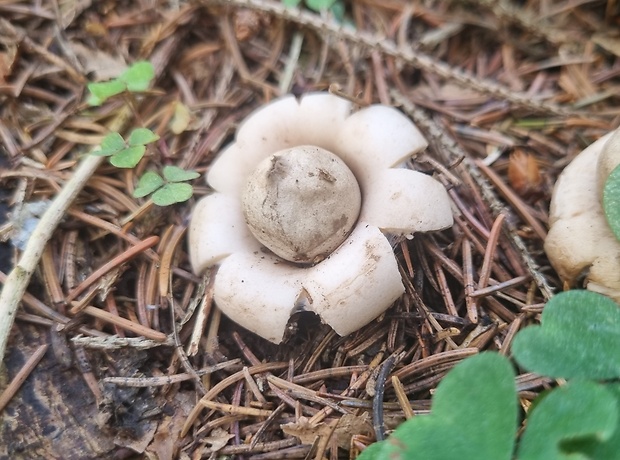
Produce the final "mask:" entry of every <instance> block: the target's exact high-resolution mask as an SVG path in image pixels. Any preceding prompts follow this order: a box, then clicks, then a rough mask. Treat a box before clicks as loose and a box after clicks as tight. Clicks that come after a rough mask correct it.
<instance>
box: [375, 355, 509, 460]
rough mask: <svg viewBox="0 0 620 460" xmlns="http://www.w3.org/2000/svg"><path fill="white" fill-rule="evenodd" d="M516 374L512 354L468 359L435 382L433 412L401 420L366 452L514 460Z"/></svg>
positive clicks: (444, 459)
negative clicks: (509, 357)
mask: <svg viewBox="0 0 620 460" xmlns="http://www.w3.org/2000/svg"><path fill="white" fill-rule="evenodd" d="M514 378H515V375H514V371H513V369H512V366H511V365H510V362H509V361H508V359H506V358H505V357H503V356H501V355H498V354H496V353H490V352H487V353H481V354H480V355H477V356H473V357H471V358H468V359H465V360H464V361H463V362H461V363H459V364H458V365H457V366H456V367H454V369H452V370H451V371H450V372H449V373H448V374H447V375H446V377H444V379H443V380H442V381H441V383H440V384H439V386H438V387H437V390H436V392H435V395H434V396H433V403H432V406H431V414H430V415H419V416H417V417H413V418H412V419H409V420H408V421H406V422H405V423H403V424H402V425H400V426H399V427H398V428H397V429H396V431H394V433H393V434H392V436H390V437H389V438H388V439H387V441H385V442H383V443H381V444H382V446H381V447H380V448H373V450H372V451H371V454H369V455H368V456H367V458H368V459H370V458H377V459H390V460H392V459H394V460H397V459H401V460H405V459H424V460H448V459H450V460H451V459H454V460H481V459H493V460H510V459H511V458H512V452H513V447H514V439H515V433H516V429H517V392H516V387H515V382H514Z"/></svg>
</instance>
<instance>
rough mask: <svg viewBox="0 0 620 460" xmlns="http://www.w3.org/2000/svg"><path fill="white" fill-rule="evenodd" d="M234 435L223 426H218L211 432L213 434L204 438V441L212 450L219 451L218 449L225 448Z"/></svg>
mask: <svg viewBox="0 0 620 460" xmlns="http://www.w3.org/2000/svg"><path fill="white" fill-rule="evenodd" d="M234 437H235V435H234V434H230V433H228V431H225V430H223V429H222V428H216V429H214V430H213V431H212V432H211V435H210V436H209V437H206V438H204V439H203V441H204V442H206V443H207V445H208V446H209V451H210V452H217V451H218V450H221V449H223V448H224V447H225V446H226V444H228V441H230V440H231V439H232V438H234Z"/></svg>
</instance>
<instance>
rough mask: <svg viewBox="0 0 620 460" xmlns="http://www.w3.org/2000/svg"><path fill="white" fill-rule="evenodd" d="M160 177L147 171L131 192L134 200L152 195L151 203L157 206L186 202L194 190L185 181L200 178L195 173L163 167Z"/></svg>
mask: <svg viewBox="0 0 620 460" xmlns="http://www.w3.org/2000/svg"><path fill="white" fill-rule="evenodd" d="M162 174H163V176H164V177H161V176H160V175H159V174H157V173H156V172H153V171H147V172H146V173H144V175H143V176H142V177H141V178H140V180H139V181H138V185H137V187H136V189H135V190H134V192H133V196H134V198H142V197H145V196H147V195H150V194H152V196H151V199H152V200H153V203H155V204H156V205H158V206H170V205H171V204H175V203H181V202H183V201H187V200H189V199H190V198H191V196H192V195H193V194H194V189H193V187H192V186H191V185H190V184H187V183H186V182H187V181H190V180H193V179H196V178H197V177H199V176H200V174H198V173H197V172H196V171H186V170H184V169H181V168H179V167H177V166H165V167H164V169H163V171H162Z"/></svg>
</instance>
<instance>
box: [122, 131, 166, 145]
mask: <svg viewBox="0 0 620 460" xmlns="http://www.w3.org/2000/svg"><path fill="white" fill-rule="evenodd" d="M158 139H159V136H158V135H157V134H155V133H154V132H153V131H151V130H150V129H148V128H136V129H134V130H133V131H132V132H131V134H130V135H129V140H128V141H127V143H128V144H129V145H130V146H134V145H146V144H150V143H151V142H155V141H156V140H158Z"/></svg>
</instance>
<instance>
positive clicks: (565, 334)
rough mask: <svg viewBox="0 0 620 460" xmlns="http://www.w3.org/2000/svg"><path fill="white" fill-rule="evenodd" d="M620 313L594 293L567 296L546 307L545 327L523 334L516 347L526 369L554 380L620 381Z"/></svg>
mask: <svg viewBox="0 0 620 460" xmlns="http://www.w3.org/2000/svg"><path fill="white" fill-rule="evenodd" d="M618 350H620V308H618V304H616V303H615V302H614V301H613V300H611V299H609V298H608V297H605V296H603V295H601V294H597V293H595V292H590V291H577V290H575V291H567V292H561V293H559V294H557V295H556V296H555V297H553V298H552V299H551V300H550V301H549V302H547V305H546V306H545V308H544V310H543V313H542V318H541V324H540V326H538V325H537V326H530V327H527V328H525V329H523V330H522V331H520V332H519V333H518V334H517V335H516V337H515V339H514V342H513V344H512V353H513V355H514V358H515V359H516V361H517V362H518V363H519V364H520V365H521V366H522V367H524V368H525V369H527V370H528V371H531V372H535V373H537V374H541V375H546V376H549V377H554V378H559V377H561V378H566V379H569V378H578V377H581V378H587V379H612V378H618V377H620V355H619V354H618Z"/></svg>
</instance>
